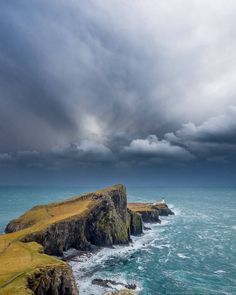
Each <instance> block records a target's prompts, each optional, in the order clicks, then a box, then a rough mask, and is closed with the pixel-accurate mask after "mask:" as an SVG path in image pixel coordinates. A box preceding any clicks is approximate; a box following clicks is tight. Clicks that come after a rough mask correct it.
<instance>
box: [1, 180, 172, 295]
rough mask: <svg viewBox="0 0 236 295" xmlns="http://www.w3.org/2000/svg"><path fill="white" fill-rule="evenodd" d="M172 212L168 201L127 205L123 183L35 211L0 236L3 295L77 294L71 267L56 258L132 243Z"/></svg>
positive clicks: (18, 220) (13, 224) (18, 219)
mask: <svg viewBox="0 0 236 295" xmlns="http://www.w3.org/2000/svg"><path fill="white" fill-rule="evenodd" d="M169 214H174V213H173V212H172V211H171V210H170V209H169V208H168V206H167V205H166V204H165V203H156V204H152V203H130V204H127V195H126V189H125V186H124V185H122V184H117V185H114V186H111V187H108V188H105V189H102V190H98V191H96V192H92V193H88V194H85V195H82V196H78V197H73V198H70V199H68V200H65V201H62V202H58V203H51V204H48V205H39V206H36V207H33V208H32V209H30V210H29V211H27V212H26V213H24V214H23V215H22V216H20V217H19V218H17V219H14V220H12V221H11V222H9V224H8V225H7V227H6V234H5V235H1V236H0V294H1V295H3V294H4V295H15V294H17V295H28V294H31V295H32V294H35V295H44V294H45V295H46V294H52V295H77V294H79V290H78V287H77V286H76V283H75V279H74V276H73V273H72V269H71V267H70V266H69V264H68V263H66V262H64V261H62V260H61V259H59V258H57V257H55V256H63V252H64V251H67V250H68V249H70V248H74V249H77V250H82V251H92V250H94V249H99V248H100V247H110V246H112V245H122V244H128V243H130V242H131V235H141V234H142V233H143V222H161V221H160V218H159V216H162V215H169ZM107 294H109V293H107ZM112 294H134V291H133V290H122V291H120V292H119V293H112Z"/></svg>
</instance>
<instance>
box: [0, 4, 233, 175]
mask: <svg viewBox="0 0 236 295" xmlns="http://www.w3.org/2000/svg"><path fill="white" fill-rule="evenodd" d="M235 13H236V4H235V1H233V0H229V1H227V3H226V2H225V1H223V0H216V1H214V2H210V1H204V0H191V1H188V0H184V1H182V0H177V1H176V0H171V1H168V2H167V1H163V0H160V1H152V0H148V1H139V2H137V1H135V2H133V1H123V0H122V1H120V0H119V1H118V0H117V1H116V0H115V1H112V2H111V1H106V0H105V1H102V0H101V1H100V0H98V1H93V0H89V1H85V2H81V1H74V0H60V1H56V0H53V1H50V2H48V1H46V0H42V1H37V2H35V1H33V2H32V1H31V2H29V1H26V0H23V1H16V0H13V1H2V2H1V4H0V19H1V21H0V22H1V26H0V41H1V42H0V139H1V140H0V167H3V168H2V169H4V168H5V167H19V169H20V168H21V167H28V168H29V169H31V168H32V167H38V168H39V169H41V168H42V167H43V168H44V169H63V167H68V168H70V167H81V165H83V167H84V166H86V163H87V165H88V166H90V165H93V166H96V165H97V166H99V167H100V166H106V165H107V166H109V167H111V166H113V167H123V165H125V167H126V166H127V165H128V166H135V165H138V164H139V163H142V164H143V163H146V164H148V165H150V167H151V169H154V168H155V167H157V166H158V165H162V164H164V165H166V164H168V165H175V164H176V165H180V164H183V165H185V166H188V167H190V168H191V165H196V163H203V162H212V163H213V162H214V163H219V164H218V165H222V163H230V162H231V165H232V166H233V165H234V163H235V160H234V159H235V144H236V137H235V134H236V132H235V131H236V130H235V129H236V86H235V85H236V83H235V82H236V71H235V63H236V41H235V38H234V36H235V34H236V25H235ZM190 168H189V169H190ZM32 169H33V168H32ZM110 169H112V168H110Z"/></svg>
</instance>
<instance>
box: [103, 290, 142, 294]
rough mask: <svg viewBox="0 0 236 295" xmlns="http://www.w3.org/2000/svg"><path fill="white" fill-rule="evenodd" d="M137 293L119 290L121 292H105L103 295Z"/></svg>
mask: <svg viewBox="0 0 236 295" xmlns="http://www.w3.org/2000/svg"><path fill="white" fill-rule="evenodd" d="M136 294H137V293H136V292H135V291H132V290H125V289H124V290H121V291H113V292H106V293H104V294H103V295H136Z"/></svg>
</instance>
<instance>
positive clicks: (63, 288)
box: [27, 265, 79, 295]
mask: <svg viewBox="0 0 236 295" xmlns="http://www.w3.org/2000/svg"><path fill="white" fill-rule="evenodd" d="M27 284H28V288H29V289H30V290H31V291H32V294H35V295H46V294H50V295H79V292H78V289H77V287H76V284H75V281H74V279H73V274H72V270H71V268H70V267H69V265H65V266H60V267H59V266H57V267H53V266H44V267H41V268H39V269H37V270H36V271H34V273H33V274H32V275H29V276H28V278H27Z"/></svg>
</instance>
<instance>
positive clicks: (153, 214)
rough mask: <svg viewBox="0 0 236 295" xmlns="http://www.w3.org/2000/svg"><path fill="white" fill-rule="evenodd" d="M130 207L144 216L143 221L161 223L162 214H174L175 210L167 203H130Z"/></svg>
mask: <svg viewBox="0 0 236 295" xmlns="http://www.w3.org/2000/svg"><path fill="white" fill-rule="evenodd" d="M128 209H129V210H131V211H132V212H135V213H138V214H140V215H141V216H142V220H143V222H150V223H152V222H155V223H156V222H158V223H161V220H160V216H168V215H173V214H174V212H173V211H171V209H169V207H168V206H167V205H166V204H165V203H158V204H153V203H129V204H128Z"/></svg>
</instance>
